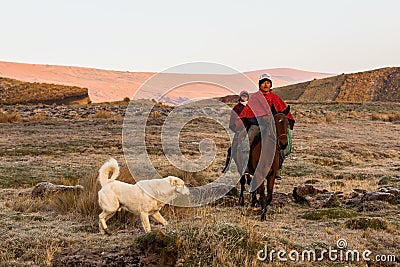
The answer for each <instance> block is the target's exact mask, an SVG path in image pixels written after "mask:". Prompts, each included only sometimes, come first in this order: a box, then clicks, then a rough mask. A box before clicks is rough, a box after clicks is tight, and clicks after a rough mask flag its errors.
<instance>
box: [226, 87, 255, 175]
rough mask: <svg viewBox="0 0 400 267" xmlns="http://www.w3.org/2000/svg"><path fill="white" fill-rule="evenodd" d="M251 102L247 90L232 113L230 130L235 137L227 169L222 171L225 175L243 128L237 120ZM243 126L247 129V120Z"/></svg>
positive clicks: (240, 95)
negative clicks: (248, 102)
mask: <svg viewBox="0 0 400 267" xmlns="http://www.w3.org/2000/svg"><path fill="white" fill-rule="evenodd" d="M248 100H249V93H248V92H247V91H246V90H243V91H241V92H240V94H239V100H238V103H237V104H236V106H234V107H233V109H232V111H231V117H230V120H229V129H231V130H232V131H233V132H234V133H235V136H234V137H233V141H232V146H231V147H230V148H228V153H227V155H226V161H225V167H224V168H223V169H222V172H223V173H225V172H226V171H227V169H228V166H229V162H230V161H231V155H232V147H233V146H236V143H237V139H238V134H239V132H240V130H241V127H240V126H239V125H238V124H237V121H236V120H237V118H239V115H240V113H241V112H242V111H243V109H244V107H245V106H246V105H247V101H248ZM242 123H243V125H244V126H245V127H246V124H245V123H246V120H245V119H243V120H242Z"/></svg>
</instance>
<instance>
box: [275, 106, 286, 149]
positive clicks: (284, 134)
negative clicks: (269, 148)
mask: <svg viewBox="0 0 400 267" xmlns="http://www.w3.org/2000/svg"><path fill="white" fill-rule="evenodd" d="M279 114H282V115H284V116H285V117H286V115H285V114H284V113H282V112H279V113H276V114H275V115H274V119H275V116H276V115H279ZM279 122H281V121H279ZM282 136H287V133H283V134H280V135H279V136H278V137H277V138H276V140H279V138H281V137H282ZM276 145H277V146H278V143H277V144H276Z"/></svg>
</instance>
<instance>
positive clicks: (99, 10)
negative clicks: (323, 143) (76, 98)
mask: <svg viewBox="0 0 400 267" xmlns="http://www.w3.org/2000/svg"><path fill="white" fill-rule="evenodd" d="M21 6H22V7H24V8H22V9H21ZM262 8H265V12H264V13H260V9H262ZM399 9H400V3H399V2H398V1H393V0H383V1H380V2H379V3H378V2H376V1H372V0H367V1H352V2H348V1H345V0H339V1H335V2H329V3H326V2H322V3H321V2H318V1H315V0H308V1H302V2H301V3H300V2H297V1H290V0H286V1H280V2H279V3H277V2H272V1H267V2H265V1H261V0H254V1H252V2H247V3H242V2H229V1H227V0H224V1H218V2H211V1H209V0H207V1H205V2H202V3H187V2H183V1H179V0H173V1H169V2H168V3H165V2H159V3H157V5H156V8H155V6H154V3H147V2H144V1H125V0H122V1H119V2H116V3H115V2H114V3H109V2H107V1H91V0H89V1H85V2H78V1H68V2H64V1H63V2H57V3H55V2H52V1H50V0H38V1H35V2H31V1H27V0H16V1H12V2H7V4H5V7H4V10H6V11H7V12H4V14H3V15H2V16H1V17H0V24H1V25H11V26H8V27H4V26H3V27H2V39H3V40H2V49H1V51H0V61H6V62H16V63H25V64H40V65H54V66H73V67H82V68H94V69H104V70H114V71H122V72H126V71H129V72H161V71H163V70H166V69H168V68H170V67H171V66H176V65H180V64H183V63H190V62H215V63H218V64H222V65H226V66H230V67H231V68H233V69H235V70H238V71H239V72H249V71H253V70H261V69H272V68H291V69H297V70H304V71H309V72H320V73H331V74H339V73H354V72H361V71H366V70H373V69H379V68H384V67H392V66H399V61H398V59H399V58H400V51H399V50H398V47H400V37H399V36H398V35H396V34H395V33H396V32H397V30H398V28H400V21H399V20H398V19H397V10H399Z"/></svg>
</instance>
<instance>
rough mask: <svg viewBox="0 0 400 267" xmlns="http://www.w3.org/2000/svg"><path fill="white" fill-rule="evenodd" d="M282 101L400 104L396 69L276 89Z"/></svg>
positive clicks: (399, 75)
mask: <svg viewBox="0 0 400 267" xmlns="http://www.w3.org/2000/svg"><path fill="white" fill-rule="evenodd" d="M275 92H276V93H277V94H278V95H280V96H281V97H282V98H283V99H285V100H299V101H306V102H307V101H312V102H315V101H322V102H323V101H339V102H340V101H346V102H365V101H382V102H385V101H388V102H400V67H391V68H381V69H376V70H371V71H365V72H358V73H351V74H341V75H338V76H333V77H328V78H323V79H316V80H312V81H308V82H303V83H298V84H292V85H288V86H283V87H280V88H277V89H276V90H275Z"/></svg>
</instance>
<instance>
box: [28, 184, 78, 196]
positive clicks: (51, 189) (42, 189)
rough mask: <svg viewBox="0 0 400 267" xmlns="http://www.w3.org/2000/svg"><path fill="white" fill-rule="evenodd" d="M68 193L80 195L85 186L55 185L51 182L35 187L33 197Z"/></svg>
mask: <svg viewBox="0 0 400 267" xmlns="http://www.w3.org/2000/svg"><path fill="white" fill-rule="evenodd" d="M68 191H70V192H77V193H79V192H82V191H83V186H81V185H76V186H72V185H55V184H52V183H50V182H42V183H38V184H37V185H35V187H34V188H33V189H32V192H31V195H32V196H33V197H44V196H48V195H50V194H57V193H60V192H68Z"/></svg>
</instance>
